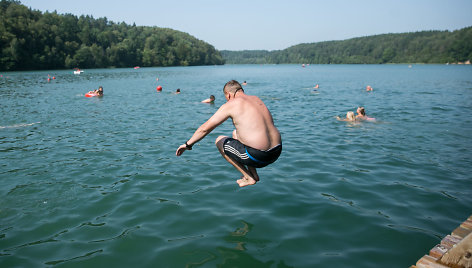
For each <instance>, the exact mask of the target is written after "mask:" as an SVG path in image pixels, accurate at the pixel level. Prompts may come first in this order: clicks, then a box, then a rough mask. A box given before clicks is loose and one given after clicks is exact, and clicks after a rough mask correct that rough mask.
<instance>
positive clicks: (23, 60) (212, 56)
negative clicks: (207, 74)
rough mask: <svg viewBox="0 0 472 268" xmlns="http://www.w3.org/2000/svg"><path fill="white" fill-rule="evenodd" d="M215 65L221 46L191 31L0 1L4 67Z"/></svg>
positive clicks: (220, 60)
mask: <svg viewBox="0 0 472 268" xmlns="http://www.w3.org/2000/svg"><path fill="white" fill-rule="evenodd" d="M214 64H224V60H223V58H222V56H221V54H220V53H219V51H217V50H216V49H215V48H214V47H213V46H212V45H210V44H208V43H205V42H203V41H201V40H198V39H196V38H195V37H193V36H191V35H189V34H187V33H183V32H179V31H176V30H172V29H168V28H159V27H144V26H136V25H134V24H133V25H128V24H126V23H124V22H122V23H115V22H112V21H108V20H107V18H106V17H104V18H99V19H94V18H93V17H91V16H83V15H82V16H80V17H77V16H75V15H72V14H64V15H61V14H57V12H45V13H42V12H40V11H38V10H32V9H30V8H28V7H26V6H24V5H22V4H21V3H20V2H19V1H14V0H2V1H1V2H0V70H3V71H5V70H7V71H8V70H40V69H64V68H76V67H77V68H101V67H131V66H177V65H178V66H187V65H214Z"/></svg>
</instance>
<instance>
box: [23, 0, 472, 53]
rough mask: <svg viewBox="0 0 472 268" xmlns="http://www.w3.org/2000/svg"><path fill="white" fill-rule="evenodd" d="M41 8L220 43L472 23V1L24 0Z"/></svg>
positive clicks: (269, 43)
mask: <svg viewBox="0 0 472 268" xmlns="http://www.w3.org/2000/svg"><path fill="white" fill-rule="evenodd" d="M21 3H22V4H24V5H26V6H28V7H31V8H32V9H38V10H41V11H46V10H48V11H50V12H52V11H54V10H56V11H57V12H58V13H60V14H64V13H72V14H74V15H77V16H80V15H82V14H84V15H92V16H93V17H94V18H100V17H107V19H108V20H111V21H114V22H122V21H124V22H126V23H128V24H132V23H136V25H139V26H158V27H166V28H172V29H175V30H179V31H182V32H186V33H189V34H191V35H193V36H195V37H196V38H198V39H201V40H204V41H206V42H208V43H210V44H212V45H213V46H215V48H216V49H219V50H224V49H227V50H244V49H251V50H252V49H265V50H276V49H284V48H287V47H289V46H293V45H296V44H300V43H313V42H320V41H329V40H344V39H349V38H353V37H360V36H367V35H375V34H382V33H401V32H416V31H423V30H450V31H452V30H457V29H461V28H464V27H468V26H472V15H471V11H472V0H357V1H355V0H324V1H321V0H320V1H319V0H291V1H289V0H284V1H282V0H271V1H258V0H239V1H224V0H219V1H218V0H175V1H172V0H166V1H161V0H135V1H128V0H126V1H125V0H114V1H111V0H78V1H66V0H21Z"/></svg>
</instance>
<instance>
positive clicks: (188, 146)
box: [185, 142, 193, 150]
mask: <svg viewBox="0 0 472 268" xmlns="http://www.w3.org/2000/svg"><path fill="white" fill-rule="evenodd" d="M192 146H193V145H188V143H187V142H185V148H187V150H192Z"/></svg>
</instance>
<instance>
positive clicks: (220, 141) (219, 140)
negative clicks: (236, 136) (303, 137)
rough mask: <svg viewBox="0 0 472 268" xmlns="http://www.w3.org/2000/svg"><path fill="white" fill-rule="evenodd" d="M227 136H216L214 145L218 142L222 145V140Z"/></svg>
mask: <svg viewBox="0 0 472 268" xmlns="http://www.w3.org/2000/svg"><path fill="white" fill-rule="evenodd" d="M227 138H228V137H227V136H218V138H216V140H215V145H216V147H218V144H220V143H221V146H222V145H223V142H224V141H225V140H226V139H227Z"/></svg>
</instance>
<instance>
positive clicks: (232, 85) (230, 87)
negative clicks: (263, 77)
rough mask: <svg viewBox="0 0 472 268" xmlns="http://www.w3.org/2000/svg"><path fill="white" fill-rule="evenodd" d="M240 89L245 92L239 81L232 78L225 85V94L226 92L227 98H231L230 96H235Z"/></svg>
mask: <svg viewBox="0 0 472 268" xmlns="http://www.w3.org/2000/svg"><path fill="white" fill-rule="evenodd" d="M240 90H241V91H242V92H244V89H243V87H242V86H241V84H239V82H238V81H236V80H231V81H229V82H228V83H226V84H225V86H224V87H223V94H225V97H226V100H230V98H234V97H235V96H236V93H237V92H238V91H240ZM228 95H229V96H228Z"/></svg>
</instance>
